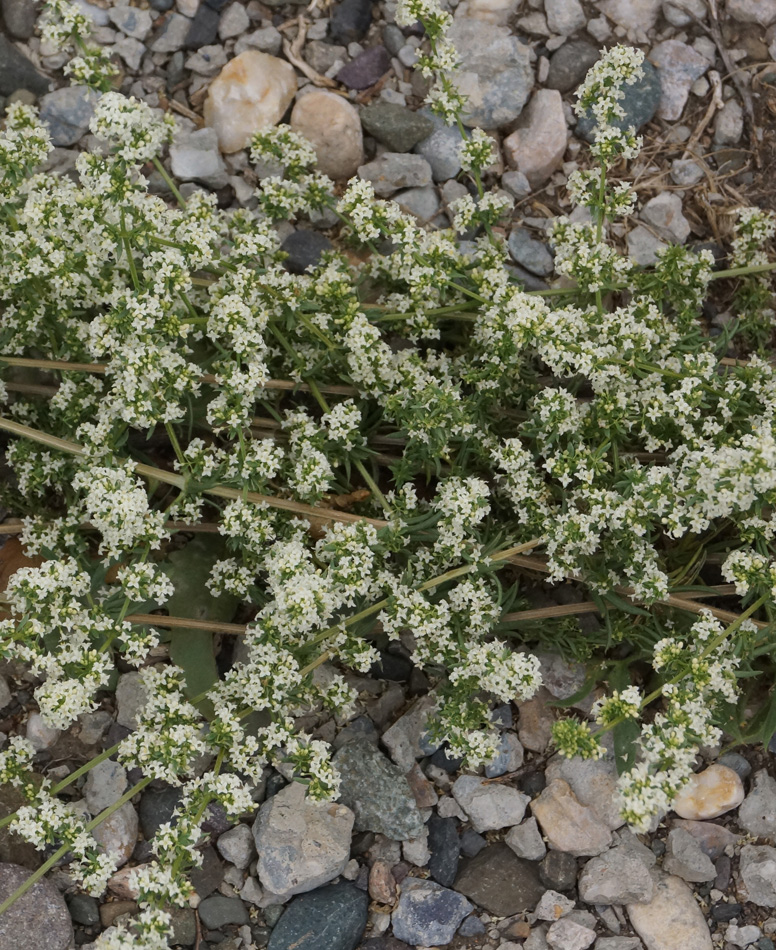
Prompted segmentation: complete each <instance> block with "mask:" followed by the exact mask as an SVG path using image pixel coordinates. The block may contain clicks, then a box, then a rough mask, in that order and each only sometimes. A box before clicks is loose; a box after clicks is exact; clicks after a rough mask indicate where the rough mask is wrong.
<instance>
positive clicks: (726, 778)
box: [673, 762, 744, 821]
mask: <svg viewBox="0 0 776 950" xmlns="http://www.w3.org/2000/svg"><path fill="white" fill-rule="evenodd" d="M743 800H744V785H743V782H742V781H741V779H740V778H739V776H738V775H737V774H736V773H735V772H734V771H733V769H729V768H728V767H727V766H726V765H720V764H719V763H718V762H715V763H714V765H710V766H709V767H708V768H707V769H704V770H703V771H702V772H696V773H695V775H691V776H690V780H689V781H688V782H687V784H686V785H684V786H683V787H682V789H681V790H680V791H679V794H678V795H677V796H676V798H675V799H674V804H673V810H674V811H675V812H676V814H677V815H679V817H680V818H689V819H692V820H695V821H703V820H704V819H707V818H719V816H720V815H724V814H725V813H726V812H729V811H731V809H733V808H737V807H738V806H739V805H740V804H741V802H742V801H743Z"/></svg>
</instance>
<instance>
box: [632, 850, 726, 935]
mask: <svg viewBox="0 0 776 950" xmlns="http://www.w3.org/2000/svg"><path fill="white" fill-rule="evenodd" d="M652 874H653V878H654V881H655V894H654V896H653V898H652V900H651V901H649V903H647V904H628V906H627V911H628V917H629V918H630V922H631V924H632V925H633V929H634V930H635V931H636V933H637V934H638V935H639V936H640V937H641V939H642V940H643V941H644V943H645V944H646V946H647V947H648V948H649V950H677V948H678V947H681V948H682V950H712V942H711V934H710V933H709V925H708V923H707V922H706V920H705V918H704V915H703V912H702V911H701V909H700V907H699V906H698V904H697V902H696V900H695V897H694V895H693V892H692V891H691V890H690V888H689V887H688V886H687V885H686V884H685V883H684V881H682V880H680V879H679V878H678V877H674V876H672V875H667V874H663V873H662V872H660V871H657V870H656V869H654V870H653V872H652Z"/></svg>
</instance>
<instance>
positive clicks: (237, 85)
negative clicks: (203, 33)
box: [204, 49, 297, 153]
mask: <svg viewBox="0 0 776 950" xmlns="http://www.w3.org/2000/svg"><path fill="white" fill-rule="evenodd" d="M296 88H297V83H296V73H295V72H294V69H293V66H291V65H290V64H289V63H287V62H286V61H285V60H283V59H278V57H277V56H270V55H268V54H267V53H260V52H259V51H258V50H253V49H249V50H246V51H245V52H244V53H240V55H239V56H235V58H234V59H233V60H231V61H230V62H228V63H227V64H226V66H224V68H223V69H222V70H221V72H220V73H219V74H218V76H216V78H215V79H214V80H213V82H212V83H211V84H210V89H209V90H208V97H207V99H206V100H205V110H204V115H205V125H209V126H210V127H211V128H213V129H215V130H216V134H217V135H218V146H219V148H220V149H221V151H222V152H227V153H228V152H238V151H239V150H240V149H241V148H246V146H248V144H249V143H250V141H251V138H252V137H253V135H254V134H255V133H256V132H258V131H259V130H260V129H265V128H267V127H268V126H272V125H277V123H278V122H279V121H280V120H281V118H282V117H283V113H284V112H285V111H286V109H287V108H288V107H289V105H291V101H292V100H293V98H294V95H295V94H296Z"/></svg>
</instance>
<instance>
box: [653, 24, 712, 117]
mask: <svg viewBox="0 0 776 950" xmlns="http://www.w3.org/2000/svg"><path fill="white" fill-rule="evenodd" d="M649 59H650V62H652V63H653V64H654V65H655V66H657V68H658V72H659V73H660V89H661V93H660V106H659V107H658V115H659V116H660V118H661V119H666V120H667V121H669V122H675V121H676V120H677V119H679V118H681V115H682V112H683V111H684V107H685V104H686V103H687V97H688V96H689V94H690V87H691V86H692V84H693V83H694V82H695V80H696V79H700V77H701V76H702V75H703V74H704V73H705V72H706V70H707V69H708V68H709V62H708V60H706V59H705V58H704V57H703V56H701V54H700V53H698V52H697V51H696V50H694V49H693V47H692V46H688V45H687V44H686V43H682V42H680V41H679V40H665V41H664V42H663V43H658V45H657V46H655V47H654V48H653V50H652V51H651V53H650V54H649Z"/></svg>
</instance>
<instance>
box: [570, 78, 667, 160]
mask: <svg viewBox="0 0 776 950" xmlns="http://www.w3.org/2000/svg"><path fill="white" fill-rule="evenodd" d="M623 91H624V93H625V94H624V96H623V97H622V99H620V100H619V104H620V106H621V107H622V109H623V111H624V112H625V115H624V116H623V117H622V119H618V120H617V121H616V122H615V123H614V124H615V125H616V126H617V127H618V128H620V129H627V128H629V127H630V126H631V125H632V126H634V128H635V129H636V131H637V132H638V130H639V129H640V128H641V127H642V126H643V125H646V123H647V122H649V120H650V119H652V118H653V117H654V115H655V113H656V112H657V108H658V106H659V105H660V97H661V92H662V89H661V85H660V76H659V74H658V71H657V70H656V69H655V67H654V66H653V65H652V64H651V63H649V62H645V63H644V76H643V78H642V79H640V80H638V82H635V83H633V85H631V86H626V87H625V89H624V90H623ZM574 131H575V133H576V134H577V135H579V136H581V137H582V138H584V139H585V140H586V141H588V142H592V141H594V139H595V121H594V119H593V117H592V115H591V114H589V113H586V114H585V115H583V116H580V117H579V119H578V120H577V124H576V126H575V129H574Z"/></svg>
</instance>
